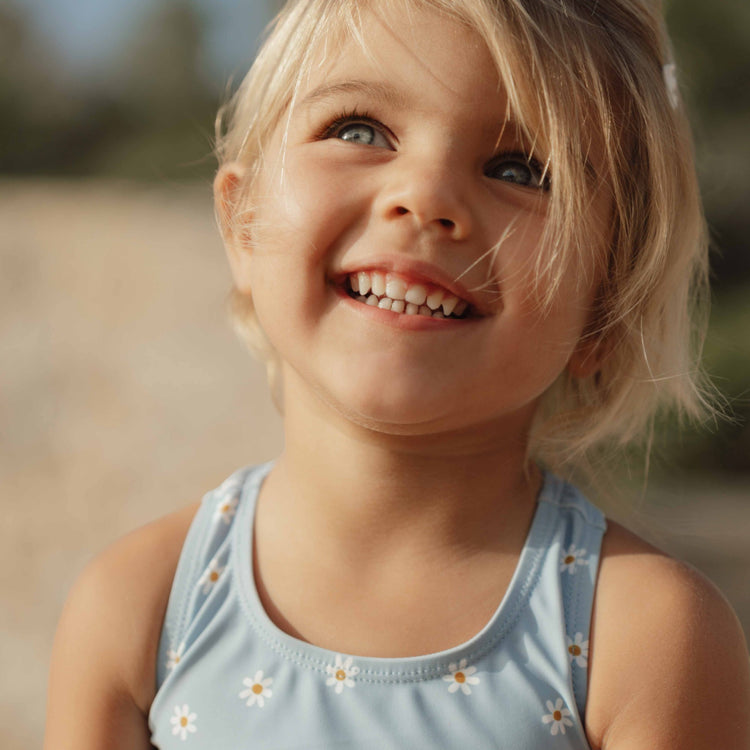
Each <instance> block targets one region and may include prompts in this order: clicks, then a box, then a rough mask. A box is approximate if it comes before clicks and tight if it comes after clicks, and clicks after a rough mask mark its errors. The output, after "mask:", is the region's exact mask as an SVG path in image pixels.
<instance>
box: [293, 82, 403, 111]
mask: <svg viewBox="0 0 750 750" xmlns="http://www.w3.org/2000/svg"><path fill="white" fill-rule="evenodd" d="M340 94H365V95H367V96H369V97H371V98H373V99H378V100H380V101H382V102H384V103H385V104H388V105H390V106H392V107H397V108H402V107H405V106H406V103H407V101H408V97H407V96H406V95H405V94H404V92H403V91H401V90H400V89H398V88H396V87H395V86H392V85H391V84H388V83H383V82H382V81H365V80H360V79H354V80H351V81H338V82H335V83H325V84H323V85H322V86H318V87H317V88H315V89H313V90H312V91H311V92H309V93H308V94H307V95H306V96H305V97H304V98H303V99H302V101H301V102H300V103H299V105H298V106H299V107H310V106H312V105H313V104H316V103H317V102H319V101H321V100H324V99H330V98H332V97H335V96H337V95H340Z"/></svg>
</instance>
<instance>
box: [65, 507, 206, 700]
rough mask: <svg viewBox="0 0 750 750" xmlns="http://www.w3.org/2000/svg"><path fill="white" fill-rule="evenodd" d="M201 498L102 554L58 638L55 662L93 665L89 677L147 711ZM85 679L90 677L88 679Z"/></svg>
mask: <svg viewBox="0 0 750 750" xmlns="http://www.w3.org/2000/svg"><path fill="white" fill-rule="evenodd" d="M198 507H199V504H198V503H196V504H194V505H191V506H189V507H187V508H185V509H183V510H181V511H178V512H176V513H173V514H171V515H168V516H165V517H164V518H162V519H159V520H158V521H155V522H153V523H150V524H148V525H147V526H144V527H143V528H141V529H138V530H137V531H134V532H132V533H130V534H128V535H127V536H125V537H124V538H122V539H120V540H119V541H117V542H115V543H114V544H113V545H112V546H110V547H109V548H108V549H106V550H105V551H104V552H102V553H101V554H100V555H98V556H97V557H96V558H94V560H92V561H91V562H90V563H89V564H88V565H87V566H86V568H85V569H84V570H83V572H82V573H81V574H80V576H79V577H78V580H77V581H76V583H75V584H74V586H73V588H72V589H71V592H70V594H69V596H68V600H67V602H66V604H65V607H64V609H63V613H62V616H61V618H60V623H59V625H58V631H57V634H56V637H55V647H54V653H53V675H54V670H55V667H56V664H55V662H58V665H57V666H60V667H61V668H63V669H69V668H71V666H72V665H73V664H75V665H76V674H77V677H80V678H83V677H82V676H83V673H84V672H85V671H86V670H90V672H91V674H90V675H89V680H90V681H91V682H97V681H101V682H102V683H107V685H109V688H107V689H115V687H116V689H117V690H119V691H120V692H122V693H124V694H128V696H129V697H131V698H132V700H133V702H134V703H135V704H136V705H137V706H138V708H140V709H141V711H143V712H146V711H147V710H148V706H149V705H150V701H151V699H152V698H153V692H154V685H155V663H156V650H157V647H158V640H159V634H160V631H161V625H162V621H163V619H164V614H165V612H166V606H167V601H168V599H169V592H170V589H171V585H172V580H173V578H174V574H175V570H176V567H177V563H178V560H179V557H180V551H181V549H182V545H183V543H184V541H185V537H186V535H187V532H188V529H189V527H190V524H191V522H192V519H193V517H194V516H195V513H196V511H197V510H198ZM84 679H85V678H84Z"/></svg>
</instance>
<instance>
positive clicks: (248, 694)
mask: <svg viewBox="0 0 750 750" xmlns="http://www.w3.org/2000/svg"><path fill="white" fill-rule="evenodd" d="M242 684H243V685H244V686H245V687H246V690H243V691H242V692H241V693H240V698H242V700H245V699H247V700H246V701H245V705H246V706H257V707H258V708H263V706H264V705H265V704H266V699H267V698H270V697H271V696H272V695H273V691H272V690H271V685H272V684H273V677H266V678H265V679H264V678H263V670H261V669H259V670H258V671H257V672H256V673H255V677H253V678H252V679H250V678H249V677H246V678H245V679H244V680H242Z"/></svg>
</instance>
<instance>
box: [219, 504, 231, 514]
mask: <svg viewBox="0 0 750 750" xmlns="http://www.w3.org/2000/svg"><path fill="white" fill-rule="evenodd" d="M231 509H232V506H231V505H230V504H229V503H225V504H224V505H222V506H221V512H222V513H229V511H230V510H231Z"/></svg>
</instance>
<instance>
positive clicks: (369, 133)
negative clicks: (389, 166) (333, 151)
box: [322, 114, 393, 149]
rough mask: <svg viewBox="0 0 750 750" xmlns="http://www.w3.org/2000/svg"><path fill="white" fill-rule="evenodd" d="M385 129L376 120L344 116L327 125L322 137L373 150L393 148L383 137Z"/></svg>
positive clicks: (365, 117) (357, 116) (362, 116)
mask: <svg viewBox="0 0 750 750" xmlns="http://www.w3.org/2000/svg"><path fill="white" fill-rule="evenodd" d="M385 130H386V128H385V126H384V125H381V124H380V123H379V122H378V121H377V120H371V118H369V117H367V116H364V115H358V114H351V115H344V116H343V117H339V118H338V119H337V120H336V121H335V122H333V123H331V125H329V126H328V127H327V128H326V130H325V132H324V133H323V135H322V137H323V138H324V139H325V138H338V139H339V140H342V141H346V142H347V143H356V144H361V145H363V146H374V147H375V148H390V149H392V148H393V146H392V145H391V142H390V141H389V140H388V138H387V137H386V135H385V132H384V131H385Z"/></svg>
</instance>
